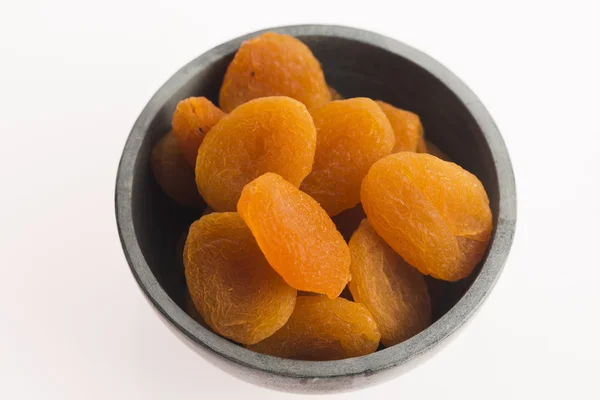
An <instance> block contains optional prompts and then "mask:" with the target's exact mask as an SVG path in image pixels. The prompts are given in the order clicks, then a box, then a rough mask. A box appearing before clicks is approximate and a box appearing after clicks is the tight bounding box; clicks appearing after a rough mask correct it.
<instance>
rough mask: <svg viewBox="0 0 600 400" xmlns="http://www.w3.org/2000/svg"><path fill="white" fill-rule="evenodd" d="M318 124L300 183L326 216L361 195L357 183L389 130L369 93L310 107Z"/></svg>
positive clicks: (388, 144)
mask: <svg viewBox="0 0 600 400" xmlns="http://www.w3.org/2000/svg"><path fill="white" fill-rule="evenodd" d="M310 113H311V115H312V117H313V121H314V123H315V127H316V128H317V150H316V153H315V163H314V165H313V169H312V172H311V173H310V175H308V176H307V177H306V179H305V180H304V181H303V182H302V185H301V187H300V188H301V189H302V190H303V191H304V192H306V193H308V194H309V195H311V196H312V197H313V198H314V199H315V200H317V201H318V202H319V204H321V206H322V207H323V208H324V209H325V210H326V211H327V213H328V214H329V215H330V216H334V215H336V214H339V213H340V212H342V211H344V210H347V209H349V208H352V207H354V206H355V205H357V204H358V203H359V201H360V183H361V181H362V179H363V178H364V177H365V175H366V174H367V172H368V171H369V168H370V167H371V165H372V164H373V163H374V162H375V161H377V160H379V159H380V158H382V157H385V156H386V155H388V154H390V152H391V151H392V148H393V147H394V141H395V138H394V131H393V130H392V126H391V125H390V122H389V120H388V119H387V117H386V116H385V114H384V113H383V111H381V108H380V107H379V106H378V105H377V104H376V103H375V102H374V101H373V100H371V99H367V98H354V99H348V100H338V101H332V102H330V103H327V104H326V105H324V106H322V107H319V108H315V109H311V110H310Z"/></svg>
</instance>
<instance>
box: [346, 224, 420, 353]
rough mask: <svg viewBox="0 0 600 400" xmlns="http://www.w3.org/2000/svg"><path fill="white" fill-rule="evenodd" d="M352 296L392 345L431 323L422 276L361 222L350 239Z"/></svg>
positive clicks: (389, 344) (382, 339)
mask: <svg viewBox="0 0 600 400" xmlns="http://www.w3.org/2000/svg"><path fill="white" fill-rule="evenodd" d="M349 246H350V254H351V256H352V264H351V265H350V273H351V274H352V280H351V281H350V283H349V284H348V285H349V287H350V292H351V293H352V297H353V298H354V300H355V301H356V302H358V303H362V304H364V305H365V306H366V307H367V309H368V310H369V311H370V312H371V314H372V315H373V319H375V322H377V326H378V327H379V331H380V332H381V343H382V344H383V345H384V346H386V347H389V346H393V345H395V344H398V343H400V342H403V341H404V340H406V339H409V338H411V337H412V336H414V335H416V334H417V333H419V332H421V331H422V330H423V329H425V328H427V327H428V326H429V325H430V324H431V299H430V298H429V293H428V290H427V285H426V283H425V279H424V278H423V275H421V273H420V272H419V271H417V270H416V269H415V268H413V267H411V266H410V265H408V264H407V263H406V261H404V260H403V259H402V257H400V256H399V255H398V254H396V252H394V250H393V249H392V248H391V247H389V246H388V245H387V243H385V242H384V241H383V239H381V238H380V237H379V235H377V233H376V232H375V230H374V229H373V228H372V227H371V225H370V224H369V222H368V221H367V220H366V219H364V220H363V221H362V222H361V224H360V226H359V228H358V229H357V230H356V231H355V232H354V234H353V235H352V238H351V239H350V244H349Z"/></svg>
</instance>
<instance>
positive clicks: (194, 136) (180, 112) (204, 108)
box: [171, 97, 225, 168]
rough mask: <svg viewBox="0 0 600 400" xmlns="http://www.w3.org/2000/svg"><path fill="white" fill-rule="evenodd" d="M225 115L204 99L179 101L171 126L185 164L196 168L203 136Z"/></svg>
mask: <svg viewBox="0 0 600 400" xmlns="http://www.w3.org/2000/svg"><path fill="white" fill-rule="evenodd" d="M224 116H225V113H224V112H223V111H221V110H220V109H219V108H218V107H217V106H215V105H214V104H213V103H212V102H211V101H210V100H208V99H207V98H206V97H190V98H187V99H185V100H182V101H180V102H179V103H178V104H177V108H176V109H175V112H174V113H173V119H172V120H171V126H172V128H173V133H175V137H176V138H177V143H179V148H181V151H182V152H183V154H184V156H185V159H186V160H187V162H188V163H189V164H190V165H191V166H192V168H193V167H195V166H196V158H197V157H198V148H199V147H200V144H201V143H202V140H203V139H204V136H206V134H207V133H208V131H210V130H211V128H212V127H213V126H214V125H215V124H216V123H217V122H219V120H220V119H221V118H223V117H224Z"/></svg>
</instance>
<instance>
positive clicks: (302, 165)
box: [196, 97, 316, 211]
mask: <svg viewBox="0 0 600 400" xmlns="http://www.w3.org/2000/svg"><path fill="white" fill-rule="evenodd" d="M315 146H316V131H315V126H314V124H313V122H312V118H311V116H310V114H309V113H308V111H307V109H306V107H305V106H304V105H303V104H302V103H300V102H298V101H296V100H294V99H291V98H289V97H264V98H261V99H256V100H252V101H250V102H248V103H245V104H243V105H241V106H239V107H238V108H236V109H235V110H234V111H233V112H232V113H230V114H229V115H227V116H225V117H224V118H223V119H221V121H219V122H218V123H217V124H216V125H215V126H214V127H213V128H212V129H211V130H210V132H209V133H208V134H207V135H206V137H205V138H204V141H203V142H202V145H201V146H200V149H199V150H198V160H197V162H196V184H197V185H198V190H199V191H200V194H201V195H202V197H204V200H205V201H206V202H207V203H208V204H209V205H210V206H211V207H212V208H213V209H215V210H217V211H235V209H236V204H237V201H238V199H239V198H240V193H241V192H242V188H243V187H244V185H246V184H247V183H248V182H250V181H252V180H253V179H254V178H256V177H258V176H260V175H262V174H264V173H265V172H275V173H277V174H279V175H281V176H283V177H284V178H285V179H286V180H288V181H289V182H291V183H292V184H294V185H296V186H299V185H300V182H302V180H303V179H304V178H305V177H306V176H307V175H308V174H309V173H310V171H311V169H312V164H313V160H314V155H315Z"/></svg>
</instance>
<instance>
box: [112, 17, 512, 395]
mask: <svg viewBox="0 0 600 400" xmlns="http://www.w3.org/2000/svg"><path fill="white" fill-rule="evenodd" d="M270 30H271V31H279V32H282V33H288V34H291V35H294V36H296V37H298V38H299V39H301V40H302V41H303V42H304V43H306V44H307V45H308V46H309V47H310V48H311V50H312V51H313V53H314V54H315V56H316V57H317V58H318V59H319V60H320V61H321V64H322V65H323V69H324V71H325V75H326V78H327V81H328V83H329V84H330V85H331V86H333V87H335V88H336V89H337V90H338V91H339V92H340V93H341V94H342V95H343V96H345V97H359V96H364V97H370V98H373V99H381V100H384V101H386V102H389V103H391V104H394V105H396V106H398V107H401V108H405V109H408V110H411V111H414V112H416V113H417V114H419V116H420V117H421V120H422V122H423V125H424V127H425V132H426V136H427V137H428V138H429V139H430V140H432V141H433V142H434V143H436V144H437V145H438V146H439V147H441V148H442V149H443V150H444V151H446V152H447V153H448V154H449V156H450V157H451V158H452V159H453V160H455V161H456V162H457V163H458V164H460V165H462V166H463V167H464V168H465V169H467V170H469V171H471V172H473V173H474V174H475V175H477V176H478V177H479V179H480V180H481V181H482V183H483V184H484V186H485V188H486V190H487V192H488V195H489V198H490V206H491V208H492V212H493V215H494V225H495V232H494V235H493V238H492V241H491V244H490V249H489V251H488V254H487V256H486V258H485V259H484V261H483V262H482V265H480V267H479V268H478V269H477V270H476V271H475V272H474V273H473V274H472V275H471V276H470V277H469V278H467V279H465V280H463V281H460V282H457V283H453V284H447V283H443V284H441V285H439V282H434V284H435V283H438V285H437V286H438V287H437V289H438V290H440V286H441V290H442V291H443V296H442V297H441V298H440V300H438V301H436V302H435V304H434V314H435V315H434V316H435V319H436V320H437V322H435V323H434V324H433V325H432V326H431V327H430V328H428V329H427V330H426V331H424V332H422V333H421V334H419V335H417V336H415V337H414V338H412V339H410V340H408V341H406V342H404V343H402V344H400V345H397V346H394V347H392V348H390V349H385V350H383V351H379V352H377V353H375V354H372V355H369V356H366V357H361V358H357V359H350V360H342V361H336V362H322V363H318V362H302V361H293V360H282V359H278V358H274V357H269V356H265V355H261V354H257V353H253V352H250V351H248V350H245V349H243V348H242V347H240V346H237V345H235V344H233V343H231V342H229V341H227V340H225V339H223V338H221V337H219V336H218V335H215V334H214V333H212V332H210V331H208V330H207V329H205V328H204V327H202V326H200V325H199V324H197V323H196V322H195V321H193V320H192V319H190V318H189V317H188V316H187V315H186V314H185V312H184V311H183V308H184V302H185V295H186V286H185V279H184V275H183V265H182V261H181V254H182V251H181V249H182V246H183V241H184V239H185V235H186V233H187V228H188V227H189V224H190V223H191V222H192V221H193V220H195V219H197V218H198V217H199V216H200V215H201V211H202V210H201V209H196V210H190V209H187V210H186V209H183V208H181V207H178V206H176V205H175V204H174V203H172V202H171V201H170V200H169V199H168V198H167V197H166V196H165V195H164V194H163V193H162V192H161V190H160V188H159V187H158V185H157V184H156V182H155V181H154V179H153V177H152V173H151V170H150V163H149V155H150V152H151V149H152V147H153V145H154V144H155V143H156V142H157V141H158V140H159V139H160V137H161V136H162V135H164V134H165V133H166V132H167V131H168V130H169V129H170V120H171V116H172V114H173V111H174V109H175V106H176V105H177V102H178V101H179V100H181V99H184V98H186V97H189V96H198V95H203V96H206V97H208V98H210V99H211V100H212V101H213V102H215V104H216V103H217V100H218V91H219V88H220V85H221V82H222V79H223V75H224V73H225V70H226V68H227V65H228V64H229V62H230V61H231V59H232V57H233V55H234V53H235V51H236V50H237V48H238V47H239V45H240V43H241V42H242V41H243V40H245V39H247V38H249V37H252V36H255V35H256V34H258V33H259V32H256V33H252V34H249V35H246V36H244V37H241V38H237V39H234V40H232V41H230V42H228V43H226V44H224V45H221V46H219V47H217V48H215V49H213V50H211V51H209V52H208V53H205V54H204V55H202V56H200V57H198V58H197V59H195V60H194V61H192V62H191V63H190V64H188V65H186V66H185V67H184V68H182V69H181V70H180V71H178V72H177V73H176V74H175V75H174V76H173V77H172V78H171V79H170V80H169V81H168V82H167V83H166V84H165V85H164V86H163V87H162V88H161V89H160V90H159V91H158V92H157V94H156V95H155V96H154V97H153V98H152V99H151V100H150V102H149V103H148V105H147V106H146V108H145V109H144V111H143V112H142V114H141V115H140V117H139V119H138V120H137V121H136V123H135V125H134V127H133V129H132V132H131V134H130V137H129V139H128V141H127V144H126V146H125V150H124V152H123V158H122V160H121V164H120V166H119V175H118V178H117V193H116V207H117V210H116V211H117V222H118V225H119V232H120V235H121V240H122V243H123V247H124V250H125V253H126V256H127V259H128V261H129V264H130V266H131V268H132V272H133V274H134V276H135V277H136V279H137V280H138V283H139V284H140V287H141V288H142V290H143V291H144V292H145V293H146V295H147V296H148V298H149V299H150V301H151V302H152V303H153V304H154V305H155V306H156V308H157V309H158V310H159V311H160V313H161V314H162V315H164V316H165V317H166V318H167V319H168V320H169V321H170V322H171V323H172V324H173V325H174V326H176V327H177V329H179V331H180V332H182V333H184V334H185V335H186V336H187V338H188V339H191V340H192V342H193V343H196V344H200V345H201V346H203V347H202V348H198V346H196V348H197V350H199V351H201V352H202V353H204V355H205V356H208V357H210V358H211V359H212V360H213V362H214V363H215V364H216V365H218V366H219V367H221V368H224V369H227V370H229V371H230V372H233V373H235V374H236V375H238V376H240V377H242V378H243V379H246V380H249V381H252V382H255V383H258V384H262V385H265V386H268V387H272V388H275V389H284V390H290V391H299V392H306V391H311V392H324V391H331V390H350V389H354V388H357V387H361V386H365V385H369V384H373V383H376V382H378V381H380V380H382V379H386V378H388V377H389V376H392V375H395V374H398V373H400V372H401V371H403V370H405V369H406V368H407V366H409V365H412V364H413V363H414V360H415V359H417V358H419V359H421V358H422V357H419V356H422V354H423V353H424V352H425V351H427V350H429V349H431V348H432V347H433V346H435V345H437V344H439V343H440V342H441V341H442V340H443V339H445V338H446V337H448V335H449V334H451V333H452V332H454V331H455V330H456V329H457V328H458V327H460V326H461V325H462V324H463V323H464V322H465V321H466V320H467V319H468V318H469V317H470V315H471V314H472V313H473V312H474V311H475V310H476V309H477V308H478V307H479V305H480V304H481V302H482V301H483V299H484V298H485V296H486V295H487V293H488V292H489V291H490V289H491V288H492V287H493V285H494V283H495V281H496V279H497V277H498V275H499V273H500V272H501V269H502V266H503V264H504V262H505V260H506V257H507V255H508V252H509V249H510V245H511V243H512V237H513V234H514V228H515V220H516V197H515V184H514V177H513V173H512V167H511V164H510V160H509V158H508V153H507V151H506V148H505V145H504V143H503V141H502V138H501V136H500V134H499V132H498V130H497V128H496V126H495V125H494V123H493V121H492V119H491V117H490V116H489V114H488V113H487V111H486V110H485V109H484V107H483V106H482V104H481V103H480V102H479V100H478V99H477V98H476V97H475V96H474V95H473V93H472V92H471V91H470V90H469V89H468V88H467V87H466V86H464V84H462V83H461V82H460V81H459V80H458V79H457V78H456V77H455V76H454V75H452V74H451V73H450V72H449V71H448V70H447V69H445V68H444V67H443V66H441V65H440V64H439V63H437V62H436V61H434V60H432V59H431V58H429V57H428V56H426V55H424V54H422V53H420V52H418V51H416V50H414V49H412V48H410V47H408V46H405V45H403V44H401V43H398V42H396V41H393V40H391V39H388V38H385V37H382V36H380V35H376V34H373V33H370V32H365V31H360V30H356V29H352V28H345V27H332V26H318V25H317V26H315V25H310V26H293V27H283V28H275V29H270ZM430 281H431V280H430ZM465 292H466V295H464V294H465ZM463 295H464V296H463ZM206 349H210V350H208V351H206ZM431 354H433V353H432V352H429V355H431ZM411 360H412V361H413V362H411V363H407V362H408V361H411ZM232 361H233V362H232ZM400 364H403V367H402V368H391V367H393V366H398V365H400Z"/></svg>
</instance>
